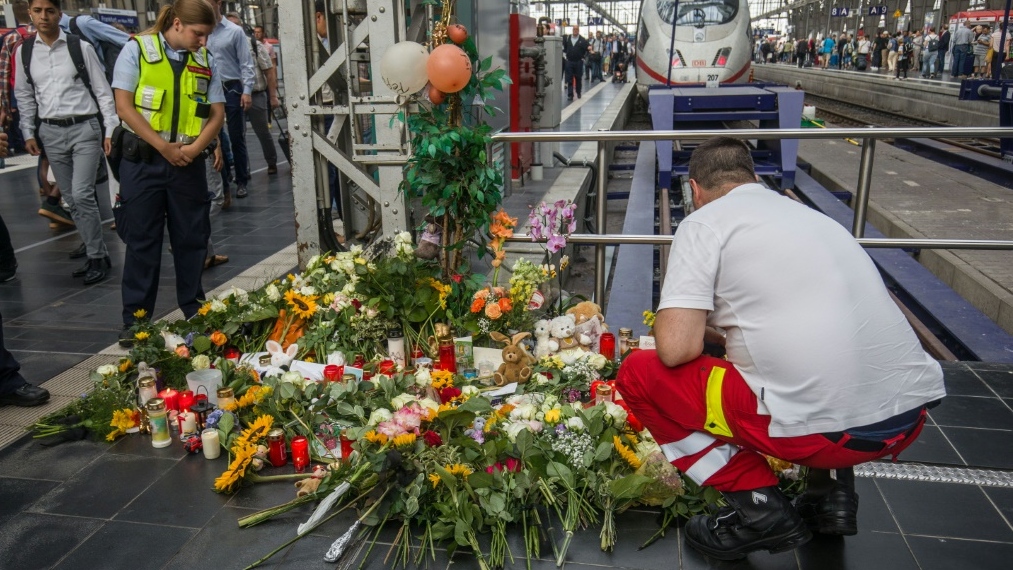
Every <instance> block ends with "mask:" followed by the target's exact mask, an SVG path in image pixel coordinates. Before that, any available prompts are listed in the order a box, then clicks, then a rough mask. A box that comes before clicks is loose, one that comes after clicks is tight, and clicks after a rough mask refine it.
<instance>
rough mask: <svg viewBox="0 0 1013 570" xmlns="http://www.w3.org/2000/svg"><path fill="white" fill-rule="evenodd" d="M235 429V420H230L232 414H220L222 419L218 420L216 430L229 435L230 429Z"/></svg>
mask: <svg viewBox="0 0 1013 570" xmlns="http://www.w3.org/2000/svg"><path fill="white" fill-rule="evenodd" d="M234 427H236V425H235V420H233V419H232V414H222V418H221V419H220V420H218V429H219V430H220V431H222V432H224V433H226V434H227V433H229V432H231V431H232V428H234Z"/></svg>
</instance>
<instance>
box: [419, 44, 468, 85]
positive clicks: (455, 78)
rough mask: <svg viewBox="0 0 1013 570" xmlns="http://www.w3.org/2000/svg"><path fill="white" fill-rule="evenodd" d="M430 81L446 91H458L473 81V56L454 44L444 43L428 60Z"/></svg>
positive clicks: (427, 67) (427, 68)
mask: <svg viewBox="0 0 1013 570" xmlns="http://www.w3.org/2000/svg"><path fill="white" fill-rule="evenodd" d="M426 72H427V73H428V74H429V83H432V84H433V87H436V88H437V89H439V90H440V91H443V92H444V93H457V92H458V91H460V90H461V89H464V87H465V86H466V85H468V82H469V81H471V58H469V57H468V54H467V53H465V52H464V50H463V49H461V48H459V47H457V46H455V45H453V44H443V45H441V46H440V47H438V48H436V49H434V50H433V51H432V53H430V54H429V61H428V62H426Z"/></svg>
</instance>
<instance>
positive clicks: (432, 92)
mask: <svg viewBox="0 0 1013 570" xmlns="http://www.w3.org/2000/svg"><path fill="white" fill-rule="evenodd" d="M446 98H447V94H446V93H444V92H443V91H440V90H439V89H437V88H436V87H435V86H433V85H430V86H429V100H430V101H432V102H433V105H442V104H443V101H444V100H446Z"/></svg>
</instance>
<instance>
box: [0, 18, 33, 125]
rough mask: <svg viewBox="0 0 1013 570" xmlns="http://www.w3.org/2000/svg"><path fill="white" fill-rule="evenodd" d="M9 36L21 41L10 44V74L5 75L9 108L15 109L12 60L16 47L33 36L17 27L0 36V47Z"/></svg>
mask: <svg viewBox="0 0 1013 570" xmlns="http://www.w3.org/2000/svg"><path fill="white" fill-rule="evenodd" d="M11 34H17V35H19V36H21V39H18V40H15V42H14V43H12V44H11V47H10V53H8V54H7V56H8V57H9V58H10V60H9V61H10V73H8V74H7V87H8V89H7V92H8V93H10V99H11V108H12V109H17V107H18V105H17V101H16V100H15V99H14V79H15V77H16V72H17V66H15V65H14V61H15V59H14V58H15V57H16V56H15V54H16V53H17V51H18V46H20V45H21V44H23V43H24V42H25V38H30V37H33V36H34V34H32V33H31V32H29V31H28V30H27V29H26V28H25V27H24V26H18V27H17V28H14V29H13V30H11V31H9V32H7V33H6V34H4V35H3V36H0V46H2V45H5V44H6V43H7V36H10V35H11Z"/></svg>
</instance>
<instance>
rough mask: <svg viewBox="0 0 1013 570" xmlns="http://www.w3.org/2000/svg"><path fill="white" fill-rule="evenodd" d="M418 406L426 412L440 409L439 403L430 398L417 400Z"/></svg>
mask: <svg viewBox="0 0 1013 570" xmlns="http://www.w3.org/2000/svg"><path fill="white" fill-rule="evenodd" d="M419 405H420V406H422V407H423V408H425V409H427V410H432V411H434V412H435V411H437V410H439V409H440V403H439V402H437V401H436V400H433V399H432V398H422V399H421V400H419Z"/></svg>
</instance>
